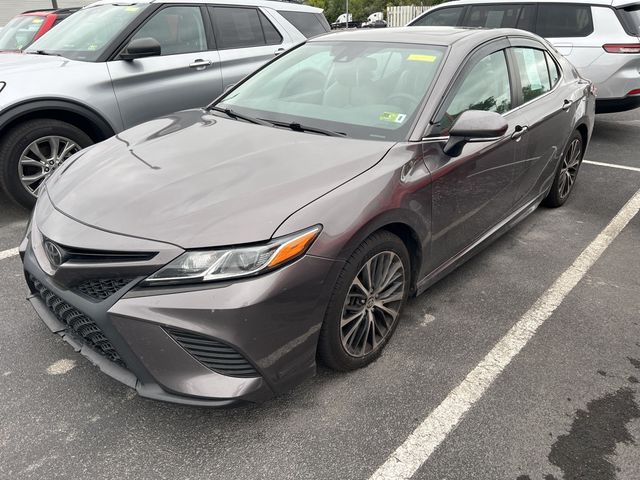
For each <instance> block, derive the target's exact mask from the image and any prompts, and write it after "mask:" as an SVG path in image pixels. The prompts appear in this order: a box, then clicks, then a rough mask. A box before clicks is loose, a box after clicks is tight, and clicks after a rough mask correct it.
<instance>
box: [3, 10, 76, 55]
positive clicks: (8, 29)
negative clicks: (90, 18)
mask: <svg viewBox="0 0 640 480" xmlns="http://www.w3.org/2000/svg"><path fill="white" fill-rule="evenodd" d="M78 10H79V8H58V9H50V10H29V11H28V12H23V13H21V14H19V15H16V16H15V17H14V18H12V19H11V20H10V21H9V23H7V24H6V25H5V26H4V28H3V29H2V30H0V51H2V52H6V51H20V50H24V49H25V48H27V47H28V46H29V45H31V44H32V43H33V42H35V41H36V40H37V39H38V38H40V37H41V36H42V35H44V34H45V33H46V32H48V31H49V30H51V29H52V28H53V27H55V26H56V25H57V24H58V23H60V22H61V21H62V20H64V19H65V18H67V17H68V16H69V15H71V14H72V13H74V12H77V11H78Z"/></svg>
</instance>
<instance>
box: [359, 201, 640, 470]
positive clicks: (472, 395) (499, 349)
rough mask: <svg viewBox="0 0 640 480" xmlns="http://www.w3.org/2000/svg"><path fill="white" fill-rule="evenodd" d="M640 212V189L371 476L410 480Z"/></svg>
mask: <svg viewBox="0 0 640 480" xmlns="http://www.w3.org/2000/svg"><path fill="white" fill-rule="evenodd" d="M638 211H640V190H638V191H637V192H636V193H635V194H634V195H633V197H631V199H630V200H629V201H628V202H627V203H626V205H625V206H624V207H622V209H621V210H620V211H619V212H618V213H617V214H616V216H615V217H614V218H613V220H611V222H610V223H609V224H608V225H607V226H606V227H605V229H604V230H602V232H600V234H599V235H598V236H597V237H596V238H595V239H594V240H593V241H592V242H591V243H590V244H589V245H588V246H587V248H585V249H584V250H583V251H582V253H581V254H580V255H579V256H578V258H577V259H576V260H575V261H574V262H573V264H572V265H571V266H570V267H569V268H568V269H567V270H565V272H564V273H563V274H562V275H561V276H560V277H559V278H558V279H557V280H556V281H555V282H554V284H553V285H551V287H550V288H549V289H548V290H547V291H546V292H545V293H543V294H542V296H541V297H540V298H538V300H537V301H536V302H535V303H534V304H533V306H532V307H531V308H530V309H529V310H528V311H527V312H526V313H525V314H524V315H523V316H522V318H521V319H520V320H519V321H518V323H516V324H515V325H514V326H513V327H512V328H511V330H509V332H508V333H507V334H506V335H505V336H504V337H502V339H501V340H500V341H499V342H498V343H497V344H496V345H495V346H494V347H493V349H492V350H491V351H490V352H489V353H488V354H487V356H485V357H484V358H483V359H482V361H481V362H480V363H479V364H478V365H477V366H476V367H475V368H474V369H473V370H472V371H471V372H470V373H469V374H468V375H467V377H466V378H465V379H464V380H463V381H462V383H460V384H459V385H458V386H457V387H456V388H454V389H453V390H452V391H451V392H450V393H449V395H447V397H446V398H445V399H444V401H443V402H442V403H441V404H440V405H438V407H436V408H435V410H433V411H432V412H431V413H430V414H429V415H428V416H427V418H426V419H425V420H424V421H423V422H422V423H421V424H420V425H418V427H417V428H416V429H415V430H414V431H413V432H412V433H411V434H410V435H409V437H408V438H407V439H406V440H405V441H404V443H403V444H402V445H400V446H399V447H398V448H397V449H396V450H395V451H394V452H393V453H392V454H391V456H390V457H389V458H388V459H387V460H386V461H385V462H384V463H383V464H382V465H381V466H380V467H379V468H378V470H376V471H375V472H374V474H373V475H372V476H371V477H370V480H391V479H394V480H396V479H409V478H411V477H412V476H413V474H414V473H415V472H416V471H417V470H418V469H419V468H420V467H421V466H422V465H423V464H424V463H425V462H426V461H427V460H428V459H429V457H430V456H431V454H432V453H433V452H434V451H435V450H436V448H438V446H439V445H440V444H441V443H442V442H443V441H444V440H445V439H446V438H447V436H448V435H449V433H451V432H452V431H453V430H454V429H455V428H456V426H457V425H458V424H459V423H460V421H461V420H462V418H463V417H464V415H465V414H466V413H467V412H468V411H469V410H470V409H471V407H473V405H474V404H475V403H476V402H477V401H478V400H480V398H482V396H483V395H484V393H485V392H486V391H487V390H488V388H489V387H490V386H491V384H492V383H493V382H494V381H495V380H496V379H497V378H498V376H499V375H500V373H501V372H502V371H503V370H504V369H505V368H506V367H507V366H508V365H509V363H510V362H511V360H513V358H514V357H515V356H516V355H517V354H518V353H519V352H520V351H521V350H522V349H523V348H524V346H525V345H526V344H527V343H528V342H529V340H531V338H533V336H534V335H535V334H536V331H537V330H538V328H540V326H541V325H542V324H543V323H544V322H545V321H546V320H547V319H548V318H549V317H550V316H551V315H552V314H553V312H554V311H555V310H556V308H558V306H560V304H561V303H562V301H563V300H564V298H565V297H566V296H567V295H568V294H569V293H570V292H571V291H572V290H573V288H574V287H575V286H576V285H577V284H578V282H580V280H581V279H582V278H583V277H584V276H585V274H586V273H587V272H588V271H589V269H590V268H591V267H592V266H593V265H594V264H595V262H596V261H597V260H598V258H600V256H601V255H602V253H604V251H605V250H606V249H607V248H608V247H609V245H610V244H611V243H612V242H613V240H615V238H616V237H617V236H618V235H619V234H620V232H621V231H622V230H623V229H624V227H625V226H626V225H627V224H628V223H629V222H630V221H631V219H632V218H633V217H634V216H635V215H636V214H637V213H638Z"/></svg>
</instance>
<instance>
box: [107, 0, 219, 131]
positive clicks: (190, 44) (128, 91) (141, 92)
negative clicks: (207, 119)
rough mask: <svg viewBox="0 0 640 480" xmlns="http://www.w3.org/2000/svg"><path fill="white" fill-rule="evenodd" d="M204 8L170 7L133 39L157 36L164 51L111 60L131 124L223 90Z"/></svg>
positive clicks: (210, 98)
mask: <svg viewBox="0 0 640 480" xmlns="http://www.w3.org/2000/svg"><path fill="white" fill-rule="evenodd" d="M203 14H204V15H206V10H205V9H204V7H200V6H197V5H168V6H166V7H164V8H162V9H160V10H158V11H157V12H156V13H155V14H154V15H153V16H151V17H150V18H149V19H148V20H147V21H146V22H145V23H144V24H143V25H142V26H141V27H140V28H139V29H138V30H137V31H136V32H135V33H134V34H133V35H132V37H131V39H130V40H133V39H136V38H149V37H150V38H154V39H155V40H157V41H158V43H160V46H161V49H162V50H161V55H160V56H156V57H147V58H140V59H136V60H118V59H116V60H113V61H111V62H108V63H107V65H108V67H109V72H110V74H111V79H112V82H113V88H114V91H115V94H116V98H117V100H118V105H119V107H120V112H121V115H122V122H123V124H124V126H125V128H129V127H132V126H134V125H137V124H139V123H142V122H144V121H147V120H151V119H152V118H156V117H159V116H162V115H166V114H169V113H172V112H176V111H179V110H185V109H189V108H198V107H203V106H205V105H207V104H208V103H210V102H211V101H213V100H214V99H215V98H216V97H217V96H218V95H220V94H221V93H222V79H221V75H220V59H219V56H218V52H217V51H216V50H215V48H214V47H213V46H212V45H213V39H212V38H211V35H210V34H209V35H207V31H208V30H209V31H210V25H208V22H209V20H208V16H204V15H203Z"/></svg>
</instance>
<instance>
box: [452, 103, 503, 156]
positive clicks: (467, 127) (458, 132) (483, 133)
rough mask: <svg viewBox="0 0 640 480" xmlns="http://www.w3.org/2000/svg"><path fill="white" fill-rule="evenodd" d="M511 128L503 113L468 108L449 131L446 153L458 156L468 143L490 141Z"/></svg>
mask: <svg viewBox="0 0 640 480" xmlns="http://www.w3.org/2000/svg"><path fill="white" fill-rule="evenodd" d="M508 128H509V124H508V123H507V121H506V120H505V119H504V117H503V116H502V115H500V114H499V113H496V112H485V111H481V110H467V111H466V112H463V113H462V114H461V115H460V116H459V117H458V119H457V120H456V121H455V123H454V124H453V126H452V127H451V130H450V131H449V141H448V142H447V144H446V145H445V146H444V149H443V150H444V153H446V154H447V155H449V156H450V157H457V156H459V155H460V154H461V153H462V148H463V147H464V146H465V145H466V144H467V143H477V142H489V141H492V140H498V139H499V138H501V137H502V136H503V135H504V134H505V133H506V132H507V129H508Z"/></svg>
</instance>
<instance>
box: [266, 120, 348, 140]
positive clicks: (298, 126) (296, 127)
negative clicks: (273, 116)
mask: <svg viewBox="0 0 640 480" xmlns="http://www.w3.org/2000/svg"><path fill="white" fill-rule="evenodd" d="M271 123H272V124H273V125H277V126H278V127H286V128H290V129H291V130H293V131H294V132H311V133H319V134H320V135H327V136H329V137H346V136H347V134H346V133H342V132H334V131H333V130H326V129H324V128H318V127H309V126H307V125H301V124H300V123H297V122H292V123H288V122H276V121H273V120H272V121H271Z"/></svg>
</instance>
